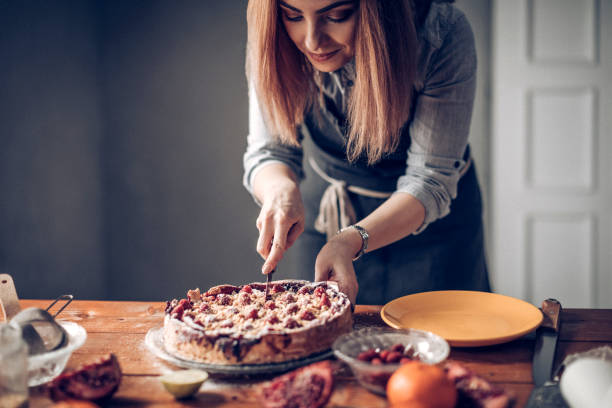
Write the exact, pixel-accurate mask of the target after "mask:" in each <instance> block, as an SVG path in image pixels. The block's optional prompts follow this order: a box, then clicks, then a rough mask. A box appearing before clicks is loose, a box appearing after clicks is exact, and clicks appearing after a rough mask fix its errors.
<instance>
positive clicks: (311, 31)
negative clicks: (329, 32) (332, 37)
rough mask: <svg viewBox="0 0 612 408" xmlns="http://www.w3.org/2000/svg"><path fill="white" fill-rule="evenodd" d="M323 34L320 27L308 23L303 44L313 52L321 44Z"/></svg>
mask: <svg viewBox="0 0 612 408" xmlns="http://www.w3.org/2000/svg"><path fill="white" fill-rule="evenodd" d="M324 35H325V34H324V33H322V32H321V29H320V28H319V27H317V25H316V24H315V23H311V24H308V31H307V32H306V39H305V41H304V45H305V46H306V49H307V50H308V51H310V52H315V51H317V50H318V49H319V47H320V45H321V39H322V38H323V36H324Z"/></svg>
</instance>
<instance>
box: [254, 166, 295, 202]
mask: <svg viewBox="0 0 612 408" xmlns="http://www.w3.org/2000/svg"><path fill="white" fill-rule="evenodd" d="M298 185H299V180H298V177H297V176H296V175H295V173H294V172H293V171H292V170H291V168H290V167H289V166H287V165H285V164H283V163H277V162H275V163H270V164H265V165H264V166H263V167H262V168H261V169H260V170H258V171H257V173H256V174H255V177H254V178H253V194H254V195H255V198H256V199H257V200H258V201H259V202H260V203H263V202H264V200H265V198H266V196H267V195H268V194H270V193H271V192H272V191H273V190H278V189H279V188H289V189H291V188H298Z"/></svg>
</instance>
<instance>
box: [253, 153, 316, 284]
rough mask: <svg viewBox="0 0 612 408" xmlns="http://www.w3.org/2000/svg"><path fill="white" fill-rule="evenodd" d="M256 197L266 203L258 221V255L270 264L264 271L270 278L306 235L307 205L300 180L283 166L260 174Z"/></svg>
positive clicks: (256, 185) (266, 263) (267, 168)
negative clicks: (301, 190) (303, 200)
mask: <svg viewBox="0 0 612 408" xmlns="http://www.w3.org/2000/svg"><path fill="white" fill-rule="evenodd" d="M254 189H255V194H256V196H257V197H258V198H259V200H260V201H261V202H262V206H261V211H260V212H259V216H258V217H257V223H256V225H257V229H258V230H259V239H258V240H257V252H258V253H259V254H260V255H261V257H262V258H264V259H265V260H266V261H265V262H264V264H263V267H262V268H261V271H262V273H264V274H268V273H270V272H271V271H273V270H274V269H275V268H276V265H277V264H278V262H279V261H280V260H281V259H282V257H283V254H284V253H285V251H286V250H287V249H289V248H290V247H291V245H293V243H294V242H295V240H296V239H297V238H298V237H299V236H300V234H302V232H304V204H303V203H302V195H301V193H300V189H299V185H298V183H297V181H296V177H295V176H294V175H293V173H292V172H291V171H290V170H289V169H288V167H287V166H285V165H282V164H270V165H267V166H266V167H264V168H263V169H261V170H260V171H259V173H257V176H256V179H255V182H254Z"/></svg>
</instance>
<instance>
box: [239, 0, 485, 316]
mask: <svg viewBox="0 0 612 408" xmlns="http://www.w3.org/2000/svg"><path fill="white" fill-rule="evenodd" d="M413 3H414V4H413ZM247 21H248V46H247V77H248V79H249V84H250V93H249V94H250V120H249V122H250V123H249V125H250V134H249V137H248V148H247V151H246V153H245V156H244V165H245V175H244V183H245V186H246V187H247V189H248V190H249V191H250V192H251V193H252V194H253V196H254V198H255V200H256V201H257V202H258V203H259V204H260V205H261V212H260V214H259V217H258V218H257V228H258V229H259V239H258V242H257V251H258V252H259V254H260V255H261V256H262V257H263V258H264V259H266V261H265V263H264V265H263V267H262V272H263V273H264V274H267V273H270V272H271V271H273V270H274V269H275V267H276V265H277V264H278V262H279V261H280V259H281V258H282V257H283V254H284V253H285V251H287V250H288V249H289V248H290V247H292V246H293V247H294V248H293V249H292V251H294V252H297V253H296V255H297V257H298V261H297V262H295V265H294V267H295V268H297V270H296V271H295V273H296V276H297V277H301V278H305V279H312V273H313V271H314V277H315V280H317V281H318V280H334V281H337V282H338V284H339V287H340V289H341V290H342V291H344V292H345V293H346V294H347V295H348V296H349V299H350V300H351V301H352V302H353V304H354V303H355V301H357V302H359V303H363V304H383V303H385V302H387V301H389V300H391V299H393V298H396V297H399V296H403V295H406V294H410V293H415V292H421V291H428V290H443V289H466V290H467V289H469V290H485V291H488V290H489V283H488V276H487V269H486V263H485V258H484V245H483V227H482V203H481V196H480V190H479V187H478V181H477V178H476V173H475V169H474V165H473V163H472V162H471V159H470V153H469V147H468V142H467V139H468V133H469V124H470V120H471V113H472V106H473V99H474V92H475V81H476V77H475V73H476V55H475V49H474V38H473V34H472V30H471V27H470V25H469V22H468V21H467V20H466V18H465V16H464V15H463V14H462V13H461V12H460V11H459V10H458V9H456V8H454V7H453V6H452V5H451V4H447V3H431V2H429V1H425V2H424V1H415V2H413V1H409V0H404V1H399V0H397V1H395V0H394V1H390V0H360V1H357V0H355V1H334V0H278V1H275V0H250V1H249V5H248V10H247ZM304 152H306V153H307V156H308V160H307V163H305V160H303V156H304ZM303 162H304V163H303ZM298 237H299V239H298ZM364 254H365V255H364Z"/></svg>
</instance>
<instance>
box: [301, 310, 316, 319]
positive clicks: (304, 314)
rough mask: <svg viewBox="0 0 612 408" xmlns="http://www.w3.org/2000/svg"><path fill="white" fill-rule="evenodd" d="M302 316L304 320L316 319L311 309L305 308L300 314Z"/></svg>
mask: <svg viewBox="0 0 612 408" xmlns="http://www.w3.org/2000/svg"><path fill="white" fill-rule="evenodd" d="M300 318H301V319H302V320H314V318H315V315H314V314H312V312H311V311H310V310H304V311H303V312H302V313H301V314H300Z"/></svg>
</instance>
